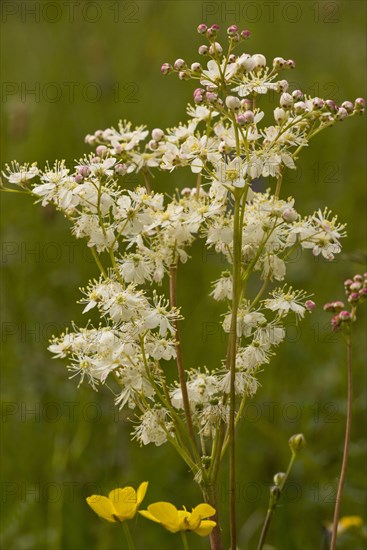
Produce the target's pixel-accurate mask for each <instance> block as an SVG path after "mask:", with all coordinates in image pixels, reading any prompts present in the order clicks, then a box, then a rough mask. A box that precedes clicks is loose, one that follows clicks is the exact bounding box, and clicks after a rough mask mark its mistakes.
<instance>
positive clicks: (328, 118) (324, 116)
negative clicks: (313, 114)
mask: <svg viewBox="0 0 367 550" xmlns="http://www.w3.org/2000/svg"><path fill="white" fill-rule="evenodd" d="M320 121H321V122H322V123H323V124H330V123H331V122H334V117H333V115H332V114H331V113H321V115H320Z"/></svg>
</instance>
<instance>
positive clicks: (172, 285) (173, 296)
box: [169, 265, 200, 460]
mask: <svg viewBox="0 0 367 550" xmlns="http://www.w3.org/2000/svg"><path fill="white" fill-rule="evenodd" d="M169 293H170V303H171V307H172V308H175V307H177V265H172V266H171V267H170V270H169ZM173 327H174V329H175V340H176V362H177V370H178V377H179V381H180V387H181V392H182V402H183V407H184V412H185V418H186V423H187V427H188V431H189V435H190V439H191V444H192V448H193V452H194V454H195V456H196V457H197V458H198V459H199V460H200V456H199V452H198V448H197V443H196V439H195V432H194V426H193V423H192V418H191V410H190V401H189V395H188V392H187V386H186V379H185V369H184V364H183V358H182V349H181V342H180V332H179V327H178V322H177V321H176V320H174V321H173Z"/></svg>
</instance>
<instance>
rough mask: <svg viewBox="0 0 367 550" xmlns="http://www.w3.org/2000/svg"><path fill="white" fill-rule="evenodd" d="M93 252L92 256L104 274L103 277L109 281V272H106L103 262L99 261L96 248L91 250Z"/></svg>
mask: <svg viewBox="0 0 367 550" xmlns="http://www.w3.org/2000/svg"><path fill="white" fill-rule="evenodd" d="M91 251H92V254H93V258H94V261H95V262H96V264H97V265H98V267H99V270H100V272H101V273H102V275H103V277H105V279H107V272H106V270H105V268H104V267H103V265H102V262H101V260H100V259H99V256H98V254H97V251H96V250H95V248H94V247H93V246H92V248H91Z"/></svg>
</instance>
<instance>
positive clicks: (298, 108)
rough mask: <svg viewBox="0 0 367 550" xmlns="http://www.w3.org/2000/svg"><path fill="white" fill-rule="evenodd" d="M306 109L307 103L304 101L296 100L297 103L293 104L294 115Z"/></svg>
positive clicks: (300, 113)
mask: <svg viewBox="0 0 367 550" xmlns="http://www.w3.org/2000/svg"><path fill="white" fill-rule="evenodd" d="M306 111H307V105H306V103H305V102H304V101H297V103H295V104H294V112H295V113H296V115H302V114H303V113H305V112H306Z"/></svg>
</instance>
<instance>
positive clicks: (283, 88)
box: [277, 80, 289, 93]
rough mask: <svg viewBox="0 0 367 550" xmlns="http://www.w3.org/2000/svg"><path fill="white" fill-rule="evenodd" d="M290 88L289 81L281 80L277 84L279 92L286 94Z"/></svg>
mask: <svg viewBox="0 0 367 550" xmlns="http://www.w3.org/2000/svg"><path fill="white" fill-rule="evenodd" d="M288 88H289V83H288V81H287V80H279V81H278V82H277V92H278V93H280V92H286V91H287V90H288Z"/></svg>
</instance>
